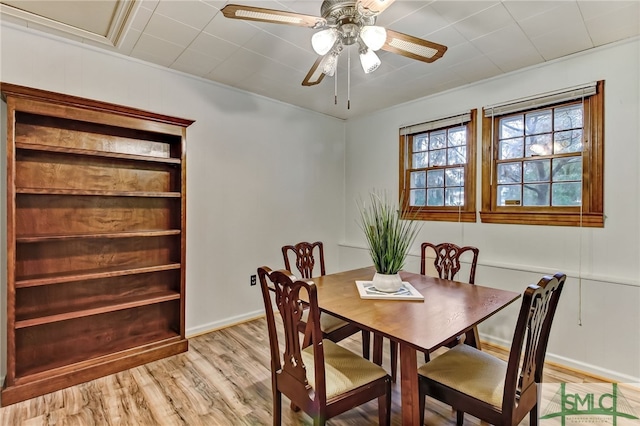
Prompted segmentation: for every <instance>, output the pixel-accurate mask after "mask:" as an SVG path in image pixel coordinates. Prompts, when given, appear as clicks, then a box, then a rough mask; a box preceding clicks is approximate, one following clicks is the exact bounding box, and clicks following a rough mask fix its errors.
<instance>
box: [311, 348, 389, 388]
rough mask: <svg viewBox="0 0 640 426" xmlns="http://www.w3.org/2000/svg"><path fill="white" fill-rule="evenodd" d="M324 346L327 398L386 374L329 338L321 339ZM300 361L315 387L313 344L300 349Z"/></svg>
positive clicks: (312, 385)
mask: <svg viewBox="0 0 640 426" xmlns="http://www.w3.org/2000/svg"><path fill="white" fill-rule="evenodd" d="M322 345H323V348H324V362H325V381H326V386H327V399H331V398H333V397H335V396H338V395H340V394H343V393H345V392H348V391H350V390H352V389H356V388H358V387H360V386H363V385H366V384H367V383H371V382H372V381H374V380H377V379H379V378H381V377H384V376H386V375H387V372H386V371H385V370H384V369H383V368H382V367H380V366H379V365H376V364H374V363H372V362H371V361H369V360H366V359H364V358H362V357H361V356H359V355H356V354H354V353H353V352H351V351H350V350H348V349H345V348H343V347H342V346H339V345H337V344H335V343H333V342H332V341H331V340H327V339H324V340H323V341H322ZM301 354H302V362H304V365H305V366H306V369H307V380H308V381H309V384H310V385H311V387H312V388H314V389H315V383H316V382H315V371H314V367H313V366H314V362H313V345H312V346H308V347H306V348H305V349H303V350H302V352H301Z"/></svg>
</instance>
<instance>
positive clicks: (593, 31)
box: [585, 2, 640, 46]
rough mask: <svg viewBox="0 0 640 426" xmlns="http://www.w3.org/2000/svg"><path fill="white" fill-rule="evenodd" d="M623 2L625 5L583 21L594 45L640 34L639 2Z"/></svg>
mask: <svg viewBox="0 0 640 426" xmlns="http://www.w3.org/2000/svg"><path fill="white" fill-rule="evenodd" d="M624 3H625V7H622V8H613V9H612V10H611V11H608V13H603V14H600V15H597V16H595V17H593V18H591V19H588V20H586V21H585V24H586V26H587V31H588V32H589V35H590V36H591V39H592V40H593V44H594V45H595V46H602V45H603V44H607V43H611V42H613V41H616V40H622V39H625V38H629V37H634V36H636V35H638V34H640V2H624Z"/></svg>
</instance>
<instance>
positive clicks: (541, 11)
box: [0, 0, 640, 119]
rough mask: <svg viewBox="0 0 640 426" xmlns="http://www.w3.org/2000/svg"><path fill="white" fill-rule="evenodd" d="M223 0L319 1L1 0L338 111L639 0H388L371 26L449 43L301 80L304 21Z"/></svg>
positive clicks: (145, 55) (610, 23) (300, 6)
mask: <svg viewBox="0 0 640 426" xmlns="http://www.w3.org/2000/svg"><path fill="white" fill-rule="evenodd" d="M227 3H237V4H243V5H250V6H258V7H263V8H271V9H278V10H286V11H291V12H298V13H303V14H308V15H317V16H319V15H320V5H321V3H322V2H321V0H296V1H288V0H279V1H272V0H264V1H256V0H248V1H245V0H234V1H232V2H226V1H218V0H141V1H140V0H138V1H123V0H105V1H100V0H84V1H69V0H67V1H58V0H44V1H38V0H0V12H1V18H2V20H3V21H4V22H10V23H12V24H16V25H22V26H27V27H30V28H33V29H36V30H40V31H45V32H48V33H52V34H55V35H58V36H62V37H65V38H70V39H72V40H76V41H78V42H81V43H87V44H91V45H93V46H97V47H100V48H104V49H107V50H111V51H115V52H118V53H121V54H123V55H127V56H131V57H133V58H137V59H140V60H143V61H147V62H151V63H154V64H158V65H161V66H164V67H168V68H171V69H174V70H178V71H182V72H185V73H188V74H192V75H195V76H199V77H202V78H205V79H208V80H212V81H216V82H219V83H223V84H226V85H229V86H233V87H236V88H239V89H242V90H246V91H248V92H252V93H256V94H259V95H262V96H266V97H269V98H273V99H277V100H280V101H282V102H286V103H289V104H293V105H298V106H300V107H303V108H307V109H310V110H314V111H318V112H320V113H323V114H327V115H330V116H334V117H338V118H342V119H347V118H351V117H355V116H358V115H362V114H364V113H368V112H371V111H375V110H379V109H382V108H386V107H389V106H392V105H396V104H399V103H403V102H408V101H411V100H413V99H417V98H421V97H424V96H428V95H431V94H434V93H438V92H442V91H445V90H448V89H451V88H455V87H459V86H463V85H466V84H469V83H473V82H476V81H479V80H483V79H486V78H490V77H494V76H497V75H500V74H503V73H508V72H511V71H514V70H517V69H520V68H524V67H528V66H531V65H535V64H539V63H543V62H546V61H550V60H554V59H557V58H560V57H563V56H567V55H571V54H573V53H576V52H581V51H585V50H588V49H592V48H595V47H598V46H602V45H606V44H609V43H613V42H616V41H620V40H624V39H628V38H632V37H637V36H638V35H640V0H633V1H614V0H603V1H597V0H580V1H575V0H562V1H542V0H532V1H526V0H506V1H491V0H488V1H483V0H472V1H457V0H456V1H454V0H436V1H429V0H424V1H406V0H396V1H395V3H393V4H392V5H391V6H389V8H388V9H386V10H385V11H384V12H383V13H382V14H381V15H380V16H379V17H378V20H377V25H382V26H385V27H387V28H390V29H393V30H395V31H399V32H402V33H405V34H409V35H412V36H416V37H420V38H424V39H427V40H430V41H433V42H436V43H440V44H444V45H446V46H448V48H449V49H448V50H447V52H446V53H445V55H444V57H442V58H441V59H439V60H437V61H435V62H433V63H430V64H429V63H424V62H419V61H415V60H412V59H409V58H406V57H404V56H400V55H396V54H393V53H389V52H384V51H379V52H378V54H379V56H380V59H381V61H382V65H381V66H380V67H379V68H378V69H377V70H376V71H375V72H373V73H371V74H364V72H363V71H362V68H361V67H360V64H359V60H358V58H357V52H356V51H355V50H354V51H353V52H352V66H351V71H350V73H349V74H350V88H349V89H350V90H349V91H350V96H349V97H350V100H351V102H350V108H349V109H348V108H347V74H348V72H347V56H348V55H347V50H348V49H345V51H344V52H343V53H342V55H341V57H340V62H339V68H338V71H337V76H338V78H337V105H336V104H334V91H335V82H336V80H334V79H333V78H325V79H324V81H323V82H322V83H321V84H319V85H317V86H312V87H304V86H302V85H301V82H302V80H303V79H304V77H305V75H306V74H307V72H308V71H309V69H310V68H311V66H312V64H313V63H314V62H315V60H316V58H317V55H316V54H315V53H314V52H313V50H312V48H311V42H310V39H311V35H312V34H313V33H314V30H312V29H309V28H303V27H295V26H289V25H278V24H270V23H261V22H250V21H242V20H236V19H228V18H225V17H224V16H223V15H222V13H221V12H220V9H221V8H222V7H224V6H225V5H226V4H227Z"/></svg>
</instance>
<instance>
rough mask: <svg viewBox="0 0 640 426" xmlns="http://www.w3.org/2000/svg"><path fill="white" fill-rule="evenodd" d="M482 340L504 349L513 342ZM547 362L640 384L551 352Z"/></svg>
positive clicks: (623, 376)
mask: <svg viewBox="0 0 640 426" xmlns="http://www.w3.org/2000/svg"><path fill="white" fill-rule="evenodd" d="M480 340H481V341H484V342H487V343H489V344H494V345H496V346H501V347H503V348H509V347H510V346H511V341H506V340H504V339H500V338H497V337H493V336H487V335H485V334H481V335H480ZM545 361H549V362H552V363H554V364H558V365H559V366H562V367H567V368H571V369H574V370H578V371H582V372H584V373H587V374H592V375H595V376H598V377H599V378H601V379H603V380H610V381H611V382H615V383H640V377H633V376H630V375H628V374H623V373H620V372H618V371H613V370H609V369H606V368H602V367H598V366H597V365H593V364H587V363H585V362H581V361H576V360H574V359H571V358H567V357H563V356H560V355H555V354H553V353H551V352H547V355H546V357H545Z"/></svg>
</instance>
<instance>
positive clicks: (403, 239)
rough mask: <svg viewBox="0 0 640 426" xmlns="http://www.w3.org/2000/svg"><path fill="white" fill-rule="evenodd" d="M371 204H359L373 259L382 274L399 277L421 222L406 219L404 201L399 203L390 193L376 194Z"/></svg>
mask: <svg viewBox="0 0 640 426" xmlns="http://www.w3.org/2000/svg"><path fill="white" fill-rule="evenodd" d="M369 199H370V200H369V203H363V202H360V203H358V208H359V209H360V222H359V223H358V224H359V225H360V228H361V229H362V231H363V232H364V234H365V236H366V238H367V243H368V245H369V252H370V253H371V259H372V260H373V264H374V266H375V268H376V272H378V273H380V274H386V275H392V274H397V273H398V271H400V270H401V269H402V268H403V266H404V262H405V259H406V257H407V254H408V252H409V248H410V247H411V245H412V244H413V241H414V240H415V238H416V236H417V235H418V232H419V231H420V228H421V227H422V225H421V223H419V222H417V221H416V220H403V219H402V218H401V216H400V208H401V206H402V199H400V202H399V203H396V202H394V201H392V200H390V199H389V197H388V196H387V194H386V193H378V192H372V193H371V194H370V197H369Z"/></svg>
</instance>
